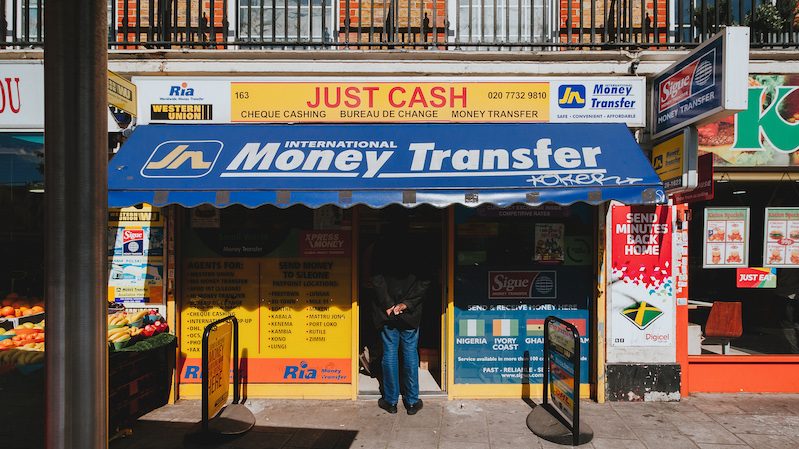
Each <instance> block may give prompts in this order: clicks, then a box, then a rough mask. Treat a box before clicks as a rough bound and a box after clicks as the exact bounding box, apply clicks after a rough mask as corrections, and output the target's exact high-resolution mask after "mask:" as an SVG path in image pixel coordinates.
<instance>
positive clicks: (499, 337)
mask: <svg viewBox="0 0 799 449" xmlns="http://www.w3.org/2000/svg"><path fill="white" fill-rule="evenodd" d="M485 308H486V309H487V310H485V311H480V310H479V309H477V307H474V310H461V309H456V310H455V383H459V384H519V383H527V382H529V383H533V384H536V383H542V382H543V379H544V378H543V366H544V320H545V319H546V318H547V317H548V316H550V315H553V314H555V315H557V316H558V317H559V318H561V319H564V320H566V321H568V322H570V323H572V324H574V325H575V326H576V327H577V329H578V330H579V332H580V353H581V354H582V355H581V357H580V363H581V368H580V372H581V379H580V382H581V383H587V382H588V375H587V374H586V373H587V372H588V358H587V357H586V354H588V311H587V310H558V311H553V310H551V309H552V307H551V306H549V307H546V306H544V307H541V306H538V307H536V306H533V305H525V304H521V305H517V306H496V305H495V306H493V307H485Z"/></svg>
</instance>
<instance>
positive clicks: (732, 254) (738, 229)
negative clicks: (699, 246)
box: [702, 207, 749, 268]
mask: <svg viewBox="0 0 799 449" xmlns="http://www.w3.org/2000/svg"><path fill="white" fill-rule="evenodd" d="M703 246H704V253H703V255H704V262H703V264H702V266H703V267H704V268H738V267H746V266H748V265H749V208H748V207H713V208H711V207H708V208H706V209H705V234H704V245H703Z"/></svg>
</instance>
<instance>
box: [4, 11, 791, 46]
mask: <svg viewBox="0 0 799 449" xmlns="http://www.w3.org/2000/svg"><path fill="white" fill-rule="evenodd" d="M50 1H53V0H50ZM797 1H799V0H108V24H109V25H108V40H109V43H108V45H109V48H111V49H144V48H156V49H176V48H214V49H216V48H260V49H384V50H385V49H438V50H445V49H451V50H559V49H619V48H623V49H633V50H634V49H643V48H679V47H691V46H694V45H696V44H698V43H700V42H702V41H703V40H705V39H706V38H707V37H708V36H711V35H713V34H714V33H715V32H716V31H718V30H719V29H720V28H721V27H722V26H725V25H747V26H750V27H751V36H752V47H754V48H776V49H779V48H796V47H797V42H799V30H797V25H799V15H798V14H797ZM44 7H45V0H0V26H2V28H3V29H5V33H4V35H3V36H2V40H0V47H2V48H9V49H13V48H30V47H40V46H41V45H42V44H43V42H44V30H43V11H44V9H43V8H44ZM76 32H79V30H76Z"/></svg>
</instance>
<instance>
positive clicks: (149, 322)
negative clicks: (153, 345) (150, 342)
mask: <svg viewBox="0 0 799 449" xmlns="http://www.w3.org/2000/svg"><path fill="white" fill-rule="evenodd" d="M168 330H169V326H167V324H166V323H165V322H164V321H163V317H162V316H161V315H160V314H159V313H158V310H156V309H152V310H142V311H138V312H134V313H128V312H125V311H121V312H116V313H113V314H111V315H108V343H109V344H110V345H112V346H113V347H114V348H115V349H121V348H124V347H125V346H127V345H129V344H131V343H132V342H134V341H137V340H140V339H142V338H147V337H152V336H153V335H157V334H160V333H162V332H166V331H168Z"/></svg>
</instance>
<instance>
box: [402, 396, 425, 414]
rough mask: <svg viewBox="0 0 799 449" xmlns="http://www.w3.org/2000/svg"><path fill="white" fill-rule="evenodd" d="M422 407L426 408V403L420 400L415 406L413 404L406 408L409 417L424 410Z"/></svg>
mask: <svg viewBox="0 0 799 449" xmlns="http://www.w3.org/2000/svg"><path fill="white" fill-rule="evenodd" d="M422 407H424V402H422V400H421V399H419V400H418V401H416V403H415V404H411V405H409V406H407V407H405V408H406V409H407V410H408V414H409V415H415V414H416V413H417V412H418V411H419V410H421V409H422Z"/></svg>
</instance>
